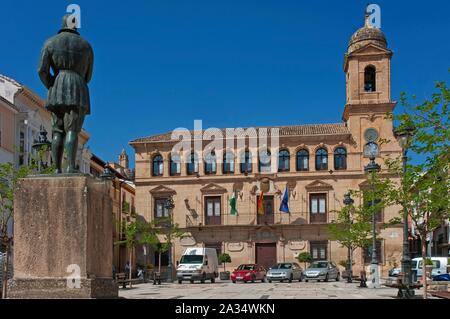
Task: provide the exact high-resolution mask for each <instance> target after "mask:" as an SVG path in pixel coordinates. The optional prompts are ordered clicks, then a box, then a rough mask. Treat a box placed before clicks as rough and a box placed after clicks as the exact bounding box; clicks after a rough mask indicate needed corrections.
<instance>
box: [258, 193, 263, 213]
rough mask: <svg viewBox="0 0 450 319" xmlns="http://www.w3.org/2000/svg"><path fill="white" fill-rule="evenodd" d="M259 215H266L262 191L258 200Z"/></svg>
mask: <svg viewBox="0 0 450 319" xmlns="http://www.w3.org/2000/svg"><path fill="white" fill-rule="evenodd" d="M258 214H260V215H264V195H263V192H262V191H261V195H259V199H258Z"/></svg>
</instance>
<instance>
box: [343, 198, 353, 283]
mask: <svg viewBox="0 0 450 319" xmlns="http://www.w3.org/2000/svg"><path fill="white" fill-rule="evenodd" d="M354 202H355V201H354V200H353V198H351V194H350V193H346V194H345V195H344V205H345V206H348V207H349V211H348V215H347V218H348V220H347V222H348V227H351V224H352V223H353V221H352V218H351V216H350V206H351V205H353V203H354ZM347 249H348V251H347V271H348V276H347V282H348V283H351V282H352V281H353V278H352V277H353V270H352V263H353V261H352V248H351V247H347Z"/></svg>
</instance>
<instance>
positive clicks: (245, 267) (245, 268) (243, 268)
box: [238, 265, 255, 270]
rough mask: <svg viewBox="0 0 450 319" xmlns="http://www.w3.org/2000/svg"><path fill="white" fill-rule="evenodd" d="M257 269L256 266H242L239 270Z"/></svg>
mask: <svg viewBox="0 0 450 319" xmlns="http://www.w3.org/2000/svg"><path fill="white" fill-rule="evenodd" d="M253 269H255V265H240V266H239V267H238V270H253Z"/></svg>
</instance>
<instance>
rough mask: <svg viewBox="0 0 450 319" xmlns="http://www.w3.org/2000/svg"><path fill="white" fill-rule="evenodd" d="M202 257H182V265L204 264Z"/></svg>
mask: <svg viewBox="0 0 450 319" xmlns="http://www.w3.org/2000/svg"><path fill="white" fill-rule="evenodd" d="M202 263H203V256H202V255H184V256H182V257H181V260H180V264H202Z"/></svg>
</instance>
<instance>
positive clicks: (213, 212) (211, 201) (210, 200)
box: [205, 196, 221, 225]
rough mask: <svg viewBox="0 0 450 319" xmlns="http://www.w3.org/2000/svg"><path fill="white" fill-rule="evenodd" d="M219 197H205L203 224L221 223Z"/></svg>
mask: <svg viewBox="0 0 450 319" xmlns="http://www.w3.org/2000/svg"><path fill="white" fill-rule="evenodd" d="M220 216H221V197H220V196H211V197H205V225H220V224H221V218H220Z"/></svg>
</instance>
